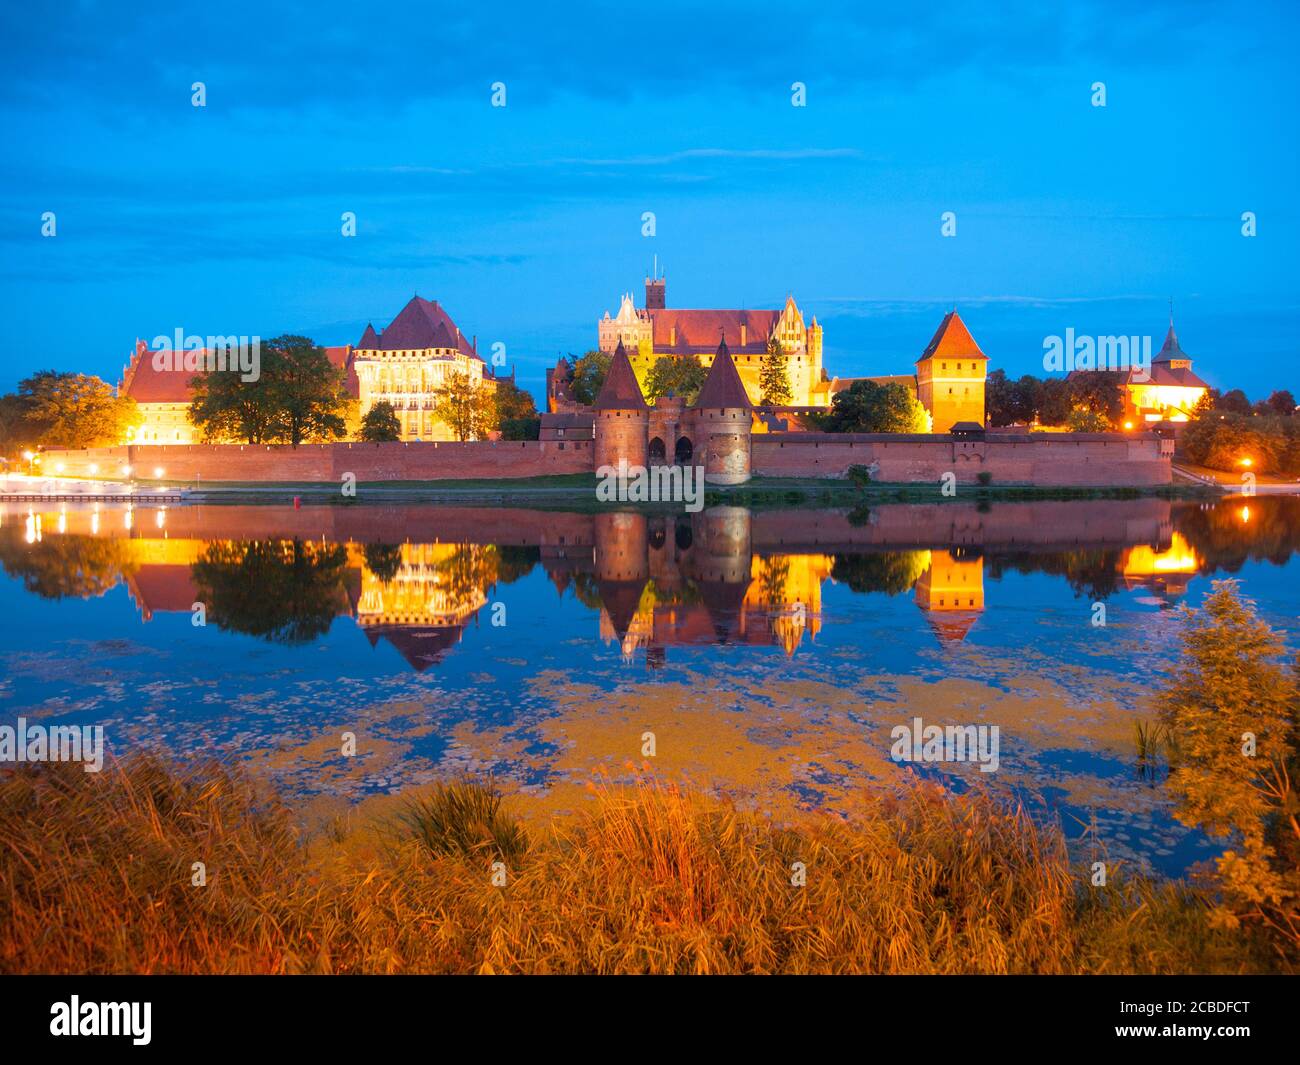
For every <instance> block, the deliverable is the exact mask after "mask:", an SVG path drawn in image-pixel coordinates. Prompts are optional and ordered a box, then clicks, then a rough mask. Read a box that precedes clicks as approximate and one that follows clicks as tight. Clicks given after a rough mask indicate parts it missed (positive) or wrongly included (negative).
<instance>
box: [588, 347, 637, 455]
mask: <svg viewBox="0 0 1300 1065" xmlns="http://www.w3.org/2000/svg"><path fill="white" fill-rule="evenodd" d="M592 406H593V408H594V409H595V411H596V449H595V450H596V468H597V469H600V467H601V466H617V465H618V464H619V461H620V460H623V461H626V462H627V464H628V466H645V465H647V462H646V459H647V448H648V446H649V445H648V437H647V433H646V430H647V428H648V427H649V422H650V408H649V407H648V406H647V405H646V401H645V396H643V395H642V394H641V386H640V385H639V384H637V383H636V374H635V373H634V372H633V370H632V363H631V361H630V360H629V359H628V357H627V349H626V348H624V347H623V342H622V341H621V340H620V341H619V342H618V347H617V348H616V349H615V351H614V357H613V359H611V360H610V363H609V372H608V373H607V374H606V375H605V383H604V384H603V385H601V386H600V394H599V395H598V396H597V397H596V402H595V403H594V404H592Z"/></svg>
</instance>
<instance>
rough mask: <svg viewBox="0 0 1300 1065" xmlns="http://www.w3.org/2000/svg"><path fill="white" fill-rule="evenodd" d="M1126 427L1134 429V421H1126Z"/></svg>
mask: <svg viewBox="0 0 1300 1065" xmlns="http://www.w3.org/2000/svg"><path fill="white" fill-rule="evenodd" d="M1124 428H1125V429H1132V428H1133V423H1132V422H1125V423H1124Z"/></svg>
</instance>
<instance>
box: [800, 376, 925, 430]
mask: <svg viewBox="0 0 1300 1065" xmlns="http://www.w3.org/2000/svg"><path fill="white" fill-rule="evenodd" d="M815 420H816V423H817V424H818V425H819V427H820V428H822V429H823V430H824V431H826V432H828V433H924V432H927V431H928V429H929V419H928V417H927V416H926V413H925V408H924V407H922V406H921V404H920V403H918V402H917V400H916V397H915V396H913V395H912V393H911V392H910V391H909V390H908V389H907V388H905V387H904V386H903V385H900V384H898V383H897V382H892V381H891V382H890V383H889V384H884V385H881V384H877V383H876V382H875V381H865V380H864V381H854V382H853V384H852V385H850V386H849V387H848V388H847V389H845V390H844V391H843V392H837V393H836V394H835V398H834V399H833V400H831V409H830V410H829V411H828V412H827V413H825V414H822V415H819V416H817V417H816V419H815Z"/></svg>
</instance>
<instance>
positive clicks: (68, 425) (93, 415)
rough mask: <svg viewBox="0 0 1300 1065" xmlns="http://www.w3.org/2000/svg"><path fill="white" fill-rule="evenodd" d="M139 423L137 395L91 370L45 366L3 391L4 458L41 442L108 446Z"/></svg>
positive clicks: (0, 434) (0, 435)
mask: <svg viewBox="0 0 1300 1065" xmlns="http://www.w3.org/2000/svg"><path fill="white" fill-rule="evenodd" d="M139 424H140V412H139V410H138V409H137V407H136V404H135V401H134V400H131V399H126V398H119V397H118V396H115V395H114V394H113V386H112V385H110V384H109V383H108V382H107V381H105V380H102V379H101V378H98V377H94V376H92V375H90V374H81V373H60V372H59V371H57V370H42V371H40V372H39V373H34V374H32V375H31V376H30V377H26V378H24V379H23V380H22V381H20V382H19V383H18V390H17V391H16V392H9V393H6V394H4V395H0V459H9V460H15V459H20V458H21V457H22V456H23V454H24V453H25V452H35V451H37V450H38V449H40V448H43V447H52V448H74V447H76V448H80V447H108V446H111V445H113V444H117V443H120V442H121V441H123V440H125V439H126V435H127V433H128V432H129V431H130V430H131V429H132V428H134V427H135V426H137V425H139Z"/></svg>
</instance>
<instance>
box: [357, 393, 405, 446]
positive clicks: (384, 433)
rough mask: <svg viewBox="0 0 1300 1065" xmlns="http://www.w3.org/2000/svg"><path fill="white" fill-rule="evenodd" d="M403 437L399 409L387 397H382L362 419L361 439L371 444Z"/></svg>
mask: <svg viewBox="0 0 1300 1065" xmlns="http://www.w3.org/2000/svg"><path fill="white" fill-rule="evenodd" d="M401 438H402V423H401V421H400V420H399V419H398V417H397V411H396V410H394V409H393V405H392V404H391V403H389V402H388V400H386V399H381V400H380V401H379V402H378V403H376V404H375V405H374V406H373V407H371V408H370V409H369V410H368V411H366V415H365V417H364V418H362V419H361V439H362V440H364V441H366V442H367V443H370V444H378V443H383V442H385V441H393V440H400V439H401Z"/></svg>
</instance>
